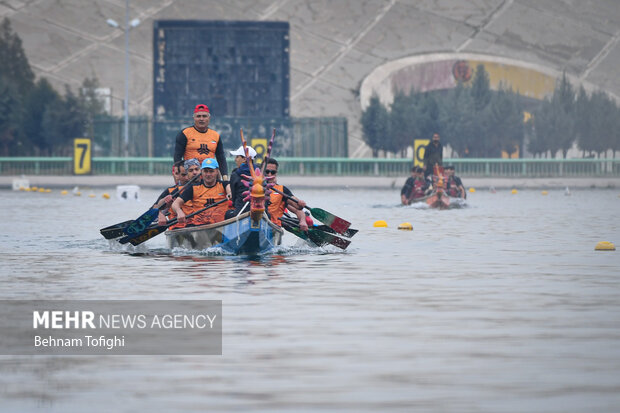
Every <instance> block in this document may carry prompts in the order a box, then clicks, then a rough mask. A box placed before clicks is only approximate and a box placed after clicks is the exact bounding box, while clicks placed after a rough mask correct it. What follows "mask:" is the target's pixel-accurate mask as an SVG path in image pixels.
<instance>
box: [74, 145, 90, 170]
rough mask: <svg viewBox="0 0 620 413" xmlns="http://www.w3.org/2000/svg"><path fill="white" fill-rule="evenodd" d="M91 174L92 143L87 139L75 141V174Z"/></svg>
mask: <svg viewBox="0 0 620 413" xmlns="http://www.w3.org/2000/svg"><path fill="white" fill-rule="evenodd" d="M90 173H91V141H90V139H87V138H78V139H74V140H73V174H74V175H87V174H90Z"/></svg>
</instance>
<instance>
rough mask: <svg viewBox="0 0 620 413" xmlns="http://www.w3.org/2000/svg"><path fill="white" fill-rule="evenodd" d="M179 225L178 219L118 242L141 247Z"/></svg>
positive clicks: (209, 206) (193, 213)
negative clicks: (173, 226) (171, 227)
mask: <svg viewBox="0 0 620 413" xmlns="http://www.w3.org/2000/svg"><path fill="white" fill-rule="evenodd" d="M226 201H228V198H226V199H222V200H220V201H218V202H216V203H214V204H211V205H207V206H206V207H204V208H202V209H199V210H198V211H196V212H192V213H191V214H188V215H187V216H186V218H191V217H193V216H194V215H196V214H200V213H201V212H203V211H205V210H207V209H209V208H213V207H214V206H216V205H219V204H221V203H222V202H226ZM176 223H177V218H175V219H173V220H171V221H170V222H168V223H166V225H156V226H151V227H148V228H146V229H145V230H144V231H142V232H141V233H140V234H137V235H133V236H129V235H128V236H126V237H123V238H121V239H120V240H118V242H120V243H121V244H126V243H128V242H129V243H131V245H133V246H136V245H140V244H142V243H143V242H145V241H148V240H150V239H151V238H153V237H155V236H157V235H159V234H161V233H162V232H164V231H165V230H167V229H168V227H170V226H172V225H174V224H176Z"/></svg>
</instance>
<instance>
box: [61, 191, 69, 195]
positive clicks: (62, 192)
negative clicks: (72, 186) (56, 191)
mask: <svg viewBox="0 0 620 413" xmlns="http://www.w3.org/2000/svg"><path fill="white" fill-rule="evenodd" d="M68 193H69V192H67V191H66V190H62V191H60V195H67V194H68Z"/></svg>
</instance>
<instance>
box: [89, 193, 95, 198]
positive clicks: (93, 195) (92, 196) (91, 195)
mask: <svg viewBox="0 0 620 413" xmlns="http://www.w3.org/2000/svg"><path fill="white" fill-rule="evenodd" d="M95 196H96V195H95V194H89V195H88V197H89V198H94V197H95Z"/></svg>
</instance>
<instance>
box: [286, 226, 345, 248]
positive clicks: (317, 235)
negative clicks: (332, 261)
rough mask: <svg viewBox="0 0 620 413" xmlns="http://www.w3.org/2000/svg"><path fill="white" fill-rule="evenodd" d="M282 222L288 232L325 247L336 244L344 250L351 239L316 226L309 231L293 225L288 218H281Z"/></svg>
mask: <svg viewBox="0 0 620 413" xmlns="http://www.w3.org/2000/svg"><path fill="white" fill-rule="evenodd" d="M280 221H281V222H282V228H284V229H285V230H287V231H288V232H290V233H292V234H295V235H296V236H298V237H299V238H301V239H304V240H307V241H310V242H312V243H313V244H315V245H317V246H319V247H323V246H325V245H327V244H331V245H334V246H336V247H338V248H341V249H343V250H345V249H347V247H348V246H349V244H351V241H349V240H348V239H344V238H340V237H339V236H337V235H333V234H329V233H327V232H323V231H321V230H319V229H315V228H314V227H312V228H308V232H304V231H302V230H300V229H299V227H297V226H295V225H292V224H291V223H290V222H289V221H288V220H286V219H284V220H282V219H280Z"/></svg>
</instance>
